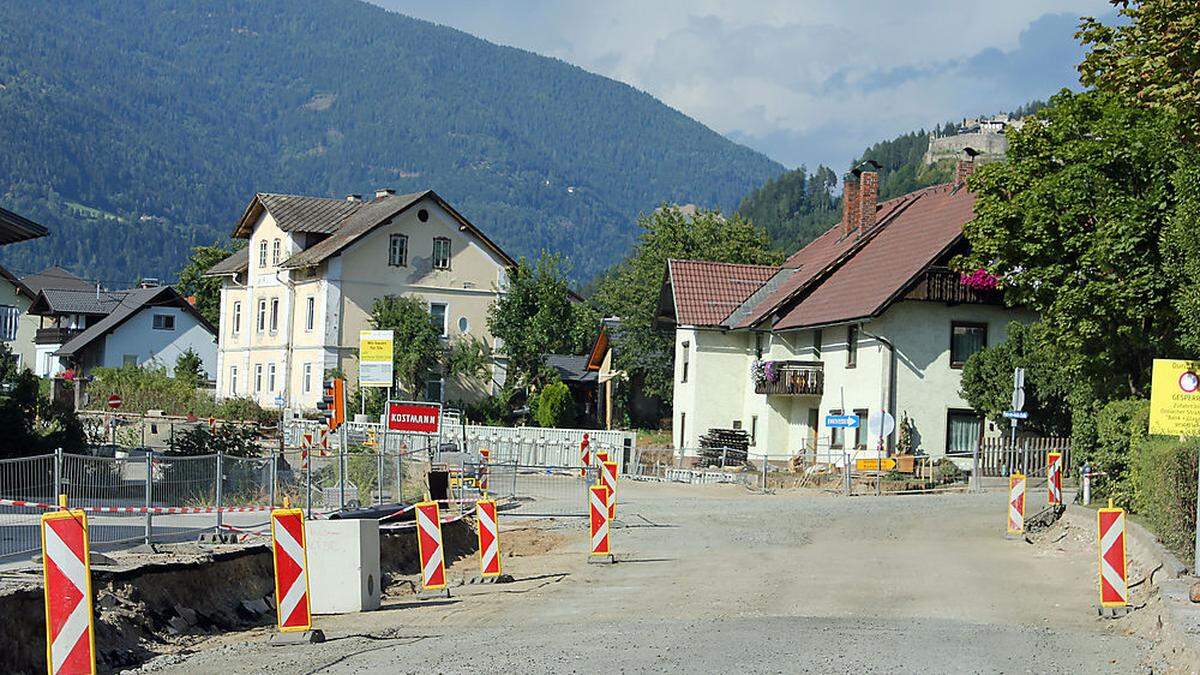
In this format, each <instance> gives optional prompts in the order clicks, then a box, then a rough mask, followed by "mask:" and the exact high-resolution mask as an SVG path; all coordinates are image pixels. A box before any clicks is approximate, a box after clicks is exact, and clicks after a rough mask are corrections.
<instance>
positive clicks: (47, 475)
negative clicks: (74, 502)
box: [0, 455, 58, 560]
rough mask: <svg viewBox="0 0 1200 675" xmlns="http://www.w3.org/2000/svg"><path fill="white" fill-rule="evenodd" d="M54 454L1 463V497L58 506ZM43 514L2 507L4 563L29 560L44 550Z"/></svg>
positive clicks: (0, 533)
mask: <svg viewBox="0 0 1200 675" xmlns="http://www.w3.org/2000/svg"><path fill="white" fill-rule="evenodd" d="M54 465H55V462H54V455H38V456H36V457H22V458H18V459H4V460H0V497H2V498H4V499H13V500H17V501H28V502H38V503H42V504H54V503H56V501H57V492H58V489H57V488H56V487H55V475H54ZM42 513H43V511H42V509H39V508H32V507H23V506H0V560H3V559H11V558H17V557H26V556H30V555H33V554H36V553H37V552H38V551H40V550H41V548H42V540H41V534H40V533H39V530H38V527H39V526H38V523H39V521H40V519H41V515H42Z"/></svg>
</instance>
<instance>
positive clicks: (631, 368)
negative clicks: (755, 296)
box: [590, 207, 782, 401]
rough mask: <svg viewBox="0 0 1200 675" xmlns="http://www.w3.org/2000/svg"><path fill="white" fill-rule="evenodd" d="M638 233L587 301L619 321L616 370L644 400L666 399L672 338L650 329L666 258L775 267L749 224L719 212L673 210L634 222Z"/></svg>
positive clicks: (758, 232)
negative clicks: (631, 246) (692, 213)
mask: <svg viewBox="0 0 1200 675" xmlns="http://www.w3.org/2000/svg"><path fill="white" fill-rule="evenodd" d="M638 226H639V227H640V228H641V235H640V236H639V237H638V243H637V245H636V246H635V247H634V249H633V252H632V253H631V254H630V256H629V257H628V258H626V259H625V260H624V261H622V262H621V263H620V264H618V265H616V266H615V267H614V268H613V269H611V270H609V272H608V273H606V274H605V276H604V277H603V278H602V279H601V280H600V281H599V282H598V283H597V285H596V290H595V293H594V294H593V296H592V298H591V299H590V301H591V303H592V304H593V306H594V307H595V308H596V310H598V312H599V313H600V314H601V315H603V316H617V317H620V319H621V330H620V331H619V333H618V334H617V335H614V336H613V344H614V347H615V349H616V361H617V363H616V367H617V368H618V369H620V370H624V371H625V372H626V373H628V374H629V376H630V378H631V380H632V381H633V382H636V383H638V384H639V385H640V387H641V389H642V393H643V394H644V395H646V396H652V397H658V398H660V399H662V400H664V401H669V400H670V398H671V373H672V363H673V359H674V350H673V349H672V348H671V345H672V342H673V337H672V336H671V335H670V334H668V333H666V332H662V331H656V330H655V328H654V317H655V314H656V313H657V308H658V301H659V296H660V290H661V288H662V283H663V275H664V274H665V272H666V266H667V260H669V259H672V258H676V259H691V260H711V261H715V262H727V263H750V264H764V265H769V264H777V263H779V262H780V259H781V257H782V256H780V254H779V253H777V252H775V251H772V250H771V246H770V242H769V241H768V239H767V235H766V234H765V233H764V232H763V231H762V230H760V229H758V228H757V227H755V226H754V224H753V223H751V222H750V221H749V220H746V219H745V218H743V217H741V216H740V215H735V216H733V217H732V218H725V217H724V216H722V215H721V214H720V212H718V211H703V210H702V211H698V212H697V213H696V214H695V216H688V215H686V214H685V213H683V212H682V211H681V210H679V209H677V208H672V207H664V208H660V209H658V210H656V211H654V212H653V213H651V214H649V215H644V216H642V217H641V218H639V219H638Z"/></svg>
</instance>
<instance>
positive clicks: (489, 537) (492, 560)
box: [475, 499, 500, 579]
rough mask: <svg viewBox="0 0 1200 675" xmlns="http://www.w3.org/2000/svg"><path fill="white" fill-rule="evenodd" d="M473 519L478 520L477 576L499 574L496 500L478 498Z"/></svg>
mask: <svg viewBox="0 0 1200 675" xmlns="http://www.w3.org/2000/svg"><path fill="white" fill-rule="evenodd" d="M475 519H476V520H477V521H479V576H481V577H483V578H485V579H486V578H488V577H498V576H500V525H499V523H498V522H497V520H496V502H495V500H492V499H480V500H479V501H477V502H475Z"/></svg>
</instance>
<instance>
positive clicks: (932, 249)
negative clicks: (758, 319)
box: [774, 184, 975, 329]
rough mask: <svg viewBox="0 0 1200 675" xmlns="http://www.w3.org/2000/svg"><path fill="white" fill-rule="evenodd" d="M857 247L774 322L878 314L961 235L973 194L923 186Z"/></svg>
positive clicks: (813, 322) (801, 323)
mask: <svg viewBox="0 0 1200 675" xmlns="http://www.w3.org/2000/svg"><path fill="white" fill-rule="evenodd" d="M913 194H915V195H916V196H915V197H914V198H913V199H912V200H911V202H910V203H909V204H907V205H906V208H904V210H903V211H900V212H899V213H898V214H897V215H896V217H895V218H893V219H892V220H890V221H889V222H887V223H885V224H884V225H883V226H882V227H880V228H878V232H877V233H876V234H875V236H873V237H872V238H871V239H870V241H869V242H868V243H867V244H866V245H865V246H863V247H862V249H861V250H859V251H857V252H856V253H854V255H853V256H851V257H850V258H849V259H848V260H847V261H846V262H845V263H844V264H842V265H841V266H840V267H838V268H837V269H836V270H834V271H833V272H832V273H831V274H830V275H829V276H828V278H826V279H825V280H824V281H822V282H821V283H820V284H819V285H817V286H816V287H815V288H814V289H813V290H812V292H810V293H809V294H808V295H806V296H805V297H804V299H803V300H801V301H800V302H799V303H798V304H796V305H795V306H793V307H791V308H790V309H788V311H787V312H786V313H785V314H784V315H783V316H782V317H781V318H780V319H779V321H778V322H776V323H775V326H774V327H775V328H778V329H786V328H801V327H810V326H820V325H824V324H830V323H839V322H844V321H849V320H852V319H860V318H866V317H871V316H877V315H878V314H879V313H880V312H882V311H883V310H884V309H886V307H887V305H889V304H890V303H891V301H892V300H893V299H894V298H895V297H896V296H897V295H898V294H899V293H900V292H902V291H903V290H904V289H905V288H907V287H908V286H909V284H910V283H911V282H912V280H913V279H914V278H915V277H916V276H917V275H918V274H920V273H921V272H922V271H923V270H925V268H927V267H929V266H930V265H932V264H933V263H934V262H935V261H936V260H937V259H938V258H939V257H940V256H941V255H942V254H943V253H945V252H946V251H947V250H949V249H950V247H952V246H953V245H954V244H955V243H957V242H958V241H959V240H960V239H961V238H962V236H963V230H962V228H963V225H965V224H966V223H967V222H968V221H970V220H971V219H972V218H973V217H974V213H975V212H974V206H975V195H974V194H972V193H971V192H970V191H969V190H966V189H958V190H955V189H954V187H953V186H952V185H949V184H946V185H937V186H934V187H932V188H926V189H925V190H921V191H920V192H919V193H913Z"/></svg>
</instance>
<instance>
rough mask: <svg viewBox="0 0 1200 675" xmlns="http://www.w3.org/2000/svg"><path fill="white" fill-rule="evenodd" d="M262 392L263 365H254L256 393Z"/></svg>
mask: <svg viewBox="0 0 1200 675" xmlns="http://www.w3.org/2000/svg"><path fill="white" fill-rule="evenodd" d="M260 391H262V364H261V363H256V364H254V393H256V394H257V393H258V392H260Z"/></svg>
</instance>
